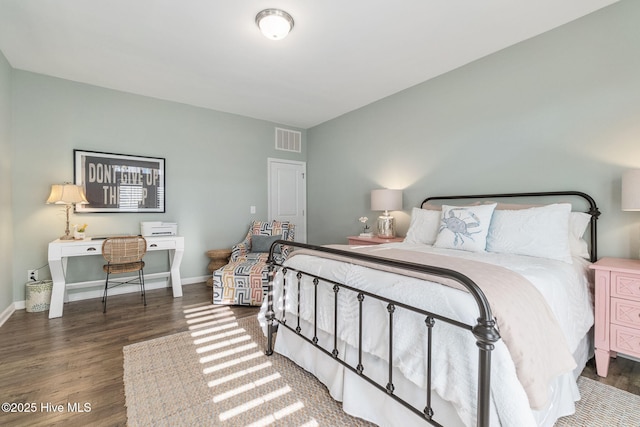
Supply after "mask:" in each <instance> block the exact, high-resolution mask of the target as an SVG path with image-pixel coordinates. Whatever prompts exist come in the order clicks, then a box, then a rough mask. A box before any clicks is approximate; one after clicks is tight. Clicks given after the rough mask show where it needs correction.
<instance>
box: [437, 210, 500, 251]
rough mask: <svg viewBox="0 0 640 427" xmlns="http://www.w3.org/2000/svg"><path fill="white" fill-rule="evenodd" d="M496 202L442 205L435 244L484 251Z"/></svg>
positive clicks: (464, 249)
mask: <svg viewBox="0 0 640 427" xmlns="http://www.w3.org/2000/svg"><path fill="white" fill-rule="evenodd" d="M495 208H496V203H493V204H490V205H478V206H449V205H442V214H441V216H440V228H439V229H438V237H437V238H436V242H435V243H434V245H433V246H435V247H438V248H449V249H460V250H463V251H470V252H484V251H485V248H486V246H487V234H488V233H489V225H490V224H491V217H492V215H493V211H494V210H495Z"/></svg>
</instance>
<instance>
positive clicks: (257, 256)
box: [213, 221, 295, 306]
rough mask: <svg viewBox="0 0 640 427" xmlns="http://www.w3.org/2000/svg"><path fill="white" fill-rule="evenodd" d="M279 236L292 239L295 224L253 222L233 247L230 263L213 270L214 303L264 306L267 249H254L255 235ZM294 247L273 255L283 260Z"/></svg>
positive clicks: (284, 248) (266, 280) (282, 249)
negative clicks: (252, 244)
mask: <svg viewBox="0 0 640 427" xmlns="http://www.w3.org/2000/svg"><path fill="white" fill-rule="evenodd" d="M256 235H259V236H278V235H282V237H281V239H282V240H287V241H290V242H292V241H293V239H294V238H295V225H294V224H292V223H290V222H289V221H253V222H252V223H251V226H250V227H249V231H248V232H247V235H246V236H245V238H244V240H243V241H242V242H240V243H238V244H237V245H235V246H233V248H231V257H230V258H229V264H227V265H225V266H223V267H220V268H219V269H217V270H216V271H214V272H213V303H214V304H226V305H257V306H259V305H262V300H263V297H264V296H265V295H266V294H267V288H268V286H269V277H268V272H269V270H268V268H267V258H268V257H269V253H268V252H251V237H252V236H256ZM290 250H291V248H290V247H288V246H283V247H282V248H281V250H280V253H275V254H274V258H275V259H276V261H278V262H282V261H284V260H285V259H287V257H288V256H289V251H290Z"/></svg>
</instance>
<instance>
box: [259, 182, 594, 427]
mask: <svg viewBox="0 0 640 427" xmlns="http://www.w3.org/2000/svg"><path fill="white" fill-rule="evenodd" d="M555 196H560V197H562V196H565V197H566V196H577V197H581V198H583V199H585V200H586V201H587V203H588V204H589V210H588V211H587V213H588V214H590V215H591V233H590V257H591V261H592V262H593V261H595V260H596V259H597V247H596V246H597V233H596V220H597V219H598V216H599V215H600V212H599V210H598V208H597V206H596V203H595V201H594V199H593V198H592V197H591V196H589V195H587V194H585V193H582V192H578V191H554V192H537V193H506V194H485V195H463V196H439V197H428V198H427V199H425V200H424V201H423V202H422V204H421V205H420V206H423V205H424V204H426V203H427V202H430V201H433V200H440V201H442V200H454V199H458V200H463V199H488V198H496V199H502V198H512V197H529V198H530V197H555ZM280 244H283V245H287V246H291V247H294V248H301V249H309V250H313V251H317V252H320V253H326V254H331V255H337V256H340V257H342V258H346V259H353V260H360V261H367V262H373V263H376V264H380V265H384V266H390V267H395V268H401V269H405V270H408V271H412V272H418V273H426V274H430V275H433V276H437V277H442V278H447V279H452V280H455V281H456V282H458V283H460V284H461V285H462V286H464V287H465V288H466V289H467V290H468V292H469V293H470V294H471V295H472V296H473V298H474V300H475V302H476V306H477V308H478V312H479V317H478V318H477V323H476V324H474V325H470V324H466V323H463V322H460V321H458V320H455V319H451V318H448V317H446V316H443V315H440V314H438V313H434V312H431V311H428V310H424V309H420V308H417V307H412V306H410V305H407V304H404V303H401V302H398V301H394V300H392V299H389V298H386V297H382V296H380V295H375V294H373V293H370V292H367V291H363V290H360V289H356V288H353V287H350V286H347V285H345V284H342V283H338V282H336V281H333V280H329V279H326V278H322V277H319V276H316V275H314V274H310V273H308V272H305V271H301V270H297V269H293V268H291V267H286V266H284V265H282V264H281V263H278V262H276V261H275V259H274V257H273V251H274V250H275V248H276V247H277V246H278V245H280ZM268 263H269V286H268V293H267V304H268V306H267V313H266V319H267V325H268V332H267V349H266V351H265V353H266V354H267V355H271V354H273V334H274V333H275V332H276V330H277V328H278V327H279V326H282V327H284V328H287V329H289V330H290V331H292V332H294V333H295V334H297V335H298V336H299V337H300V338H302V339H303V340H305V341H307V342H309V343H311V344H312V345H313V346H314V347H316V348H317V349H318V350H319V351H321V352H323V353H325V354H327V355H329V356H330V357H332V358H333V359H334V360H336V361H337V362H339V363H340V364H342V365H343V366H344V367H345V368H347V369H349V370H350V371H352V372H354V373H356V374H357V375H358V376H359V377H361V378H363V379H364V380H366V381H367V382H369V383H370V384H371V385H373V386H374V387H375V388H377V389H379V390H381V391H383V392H385V393H387V394H388V395H389V396H390V397H391V398H393V399H394V400H396V401H397V402H399V403H400V404H402V405H403V406H405V407H406V408H408V409H409V410H410V411H412V412H413V413H415V414H417V415H419V416H420V417H422V418H423V419H424V420H425V421H427V422H428V423H430V424H431V425H434V426H441V424H439V423H438V422H437V421H436V420H434V411H433V408H432V406H431V360H432V351H433V347H432V333H433V328H434V325H435V323H436V321H442V322H445V323H447V324H450V325H453V326H455V327H458V328H462V329H466V330H468V331H470V332H471V333H472V334H473V336H474V337H475V339H476V345H477V347H478V356H479V358H478V401H477V425H478V426H482V427H485V426H488V425H489V415H490V412H489V408H490V383H491V351H492V350H493V349H494V343H496V342H497V341H498V340H499V339H500V334H499V332H498V330H497V328H496V324H495V320H494V318H493V316H492V314H491V308H490V306H489V302H488V301H487V299H486V297H485V295H484V293H483V292H482V291H481V290H480V288H479V287H478V285H476V283H474V282H473V280H471V279H470V278H469V277H467V276H465V275H463V274H461V273H459V272H457V271H454V270H450V269H445V268H441V267H437V266H431V265H422V264H416V263H410V262H404V261H397V260H391V259H387V258H380V257H376V256H371V255H366V254H362V253H354V252H352V251H344V250H340V249H335V248H329V247H324V246H316V245H309V244H303V243H297V242H288V241H284V240H278V241H277V242H275V243H274V244H273V245H272V246H271V249H270V252H269V259H268ZM277 268H282V269H283V280H284V283H283V299H284V300H285V301H286V297H287V296H286V290H287V286H288V285H289V284H287V280H286V274H287V272H288V271H294V272H296V279H297V280H296V282H297V283H295V284H292V285H291V286H296V285H297V290H298V293H297V295H298V298H297V301H296V302H295V303H296V304H297V305H296V307H297V316H296V319H297V324H296V326H295V327H291V326H289V325H288V324H287V319H286V310H283V315H282V318H281V319H279V318H276V315H275V312H274V309H273V280H274V277H275V274H276V269H277ZM304 276H308V277H310V278H312V280H313V282H312V283H313V286H314V301H313V304H314V310H313V312H314V320H313V337H312V338H311V339H309V338H308V337H306V336H304V335H302V330H301V327H300V286H301V281H302V278H303V277H304ZM321 283H326V284H327V285H329V286H332V289H333V292H334V330H333V348H332V349H327V348H324V347H322V346H320V345H319V344H318V337H317V304H318V300H317V295H318V286H320V284H321ZM341 290H346V291H349V292H355V293H356V294H357V300H358V313H359V314H358V318H359V324H358V348H357V351H358V364H357V365H356V366H352V365H351V364H349V363H347V362H346V361H345V360H344V359H341V358H340V357H339V356H340V354H339V352H338V349H337V340H338V338H337V335H338V334H337V330H338V318H339V316H338V293H339V292H340V291H341ZM365 298H372V299H376V300H379V301H383V302H384V303H386V304H387V312H388V315H389V355H388V361H387V365H388V382H387V384H386V385H384V386H383V385H381V384H379V383H378V382H376V381H375V380H373V379H372V378H370V377H368V376H367V375H365V373H364V371H365V369H364V366H363V365H362V353H363V349H362V313H363V301H364V300H365ZM396 308H402V309H406V310H409V311H412V312H414V313H417V314H420V315H422V316H425V327H426V328H427V373H426V375H427V378H426V390H425V394H426V396H425V407H424V409H422V410H420V409H418V408H416V407H414V406H412V405H411V404H410V403H408V402H406V401H405V400H403V399H402V398H400V397H399V396H397V395H396V394H394V390H395V386H394V384H393V345H392V344H393V320H394V312H395V310H396ZM274 323H277V325H276V324H274Z"/></svg>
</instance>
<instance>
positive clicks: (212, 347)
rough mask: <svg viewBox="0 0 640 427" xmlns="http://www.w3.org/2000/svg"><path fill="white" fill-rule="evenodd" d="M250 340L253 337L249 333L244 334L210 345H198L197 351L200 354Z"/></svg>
mask: <svg viewBox="0 0 640 427" xmlns="http://www.w3.org/2000/svg"><path fill="white" fill-rule="evenodd" d="M250 340H251V337H250V336H249V335H242V336H239V337H236V338H232V339H229V340H224V341H220V342H217V343H215V344H209V345H205V346H202V347H198V348H197V349H196V352H197V353H198V354H200V353H206V352H208V351H214V350H218V349H221V348H224V347H229V346H231V345H236V344H240V343H242V342H245V341H250Z"/></svg>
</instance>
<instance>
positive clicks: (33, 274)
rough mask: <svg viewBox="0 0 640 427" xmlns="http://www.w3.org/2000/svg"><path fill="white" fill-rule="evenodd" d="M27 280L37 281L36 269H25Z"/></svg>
mask: <svg viewBox="0 0 640 427" xmlns="http://www.w3.org/2000/svg"><path fill="white" fill-rule="evenodd" d="M27 280H28V281H30V282H37V281H38V270H27Z"/></svg>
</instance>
